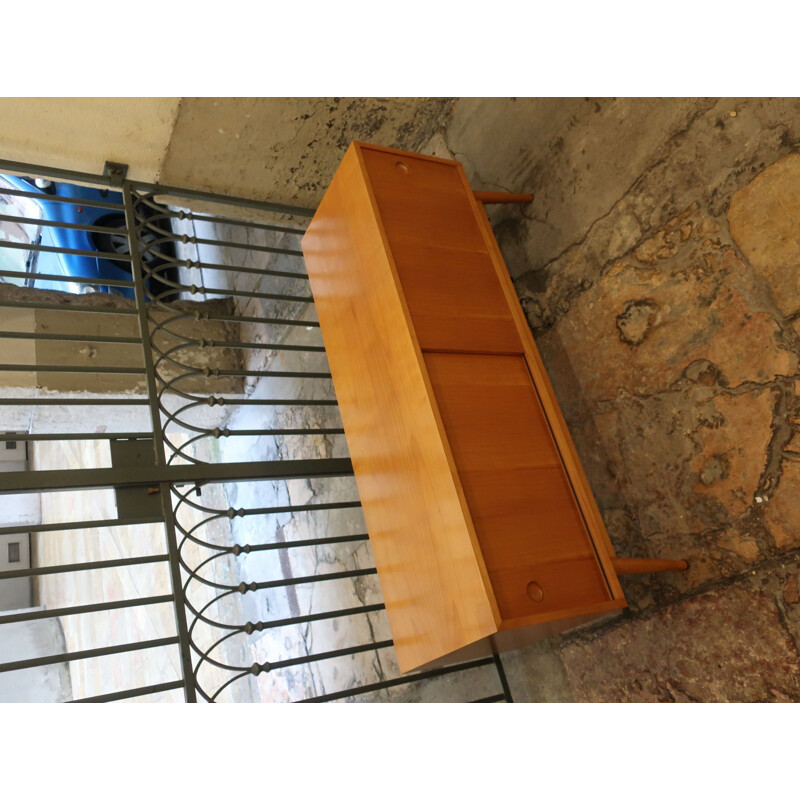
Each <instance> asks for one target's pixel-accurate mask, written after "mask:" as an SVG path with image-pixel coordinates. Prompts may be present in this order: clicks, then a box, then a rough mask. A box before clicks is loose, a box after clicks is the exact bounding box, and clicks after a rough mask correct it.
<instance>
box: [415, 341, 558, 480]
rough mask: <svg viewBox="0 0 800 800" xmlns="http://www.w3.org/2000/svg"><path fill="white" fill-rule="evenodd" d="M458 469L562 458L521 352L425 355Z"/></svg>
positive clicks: (553, 462)
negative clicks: (511, 353)
mask: <svg viewBox="0 0 800 800" xmlns="http://www.w3.org/2000/svg"><path fill="white" fill-rule="evenodd" d="M425 364H426V366H427V368H428V374H429V375H430V379H431V383H432V385H433V387H434V393H435V395H436V402H437V404H438V406H439V411H440V413H441V415H442V419H443V421H444V424H445V428H446V430H447V433H448V437H449V439H450V447H451V448H452V450H453V456H454V458H455V460H456V464H457V465H458V469H459V472H465V471H466V472H469V471H471V470H497V469H502V470H513V469H522V468H525V467H543V466H551V467H557V466H558V465H559V464H560V463H561V462H560V460H559V457H558V452H557V451H556V448H555V445H554V444H553V440H552V437H551V436H550V430H549V429H548V427H547V421H546V420H545V418H544V414H543V413H542V410H541V408H540V406H539V403H538V400H537V399H536V393H535V391H534V389H533V385H532V383H531V379H530V375H529V374H528V371H527V368H526V367H525V361H524V359H523V358H522V357H520V356H493V355H476V354H468V353H425Z"/></svg>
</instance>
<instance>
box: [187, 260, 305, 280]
mask: <svg viewBox="0 0 800 800" xmlns="http://www.w3.org/2000/svg"><path fill="white" fill-rule="evenodd" d="M178 266H181V263H180V262H178ZM183 266H185V267H186V268H187V269H213V270H216V271H219V272H244V273H249V274H251V275H271V276H273V277H275V278H290V279H292V280H295V279H297V280H301V281H307V280H308V275H307V274H306V273H305V272H288V271H287V270H280V269H264V268H262V267H233V266H230V265H229V264H209V263H208V262H206V261H192V262H191V263H189V264H184V265H183Z"/></svg>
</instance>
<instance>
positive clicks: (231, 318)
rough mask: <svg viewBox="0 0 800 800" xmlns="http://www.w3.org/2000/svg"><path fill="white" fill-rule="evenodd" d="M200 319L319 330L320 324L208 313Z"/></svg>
mask: <svg viewBox="0 0 800 800" xmlns="http://www.w3.org/2000/svg"><path fill="white" fill-rule="evenodd" d="M200 319H207V320H213V321H215V322H260V323H262V324H264V325H290V326H295V327H305V328H319V322H316V321H312V320H302V319H274V318H270V317H243V316H227V315H224V314H206V313H202V314H201V316H200Z"/></svg>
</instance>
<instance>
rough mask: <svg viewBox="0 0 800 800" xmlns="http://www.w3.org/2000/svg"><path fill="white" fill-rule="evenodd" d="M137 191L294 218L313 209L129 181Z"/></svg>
mask: <svg viewBox="0 0 800 800" xmlns="http://www.w3.org/2000/svg"><path fill="white" fill-rule="evenodd" d="M129 183H130V185H131V186H133V187H134V188H135V189H136V190H137V191H139V192H144V193H147V194H154V195H159V194H167V195H175V196H177V197H185V198H186V199H187V200H209V201H210V202H213V203H221V204H223V205H230V206H243V207H245V208H252V209H253V210H254V211H272V212H274V213H276V214H288V215H290V216H296V217H313V216H314V209H313V208H303V207H301V206H289V205H284V204H283V203H270V202H266V201H263V200H253V199H251V198H248V197H235V196H229V195H221V194H214V193H213V192H203V191H200V190H198V189H186V188H181V187H179V186H162V185H159V184H157V183H139V182H138V181H130V182H129Z"/></svg>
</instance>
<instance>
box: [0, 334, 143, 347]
mask: <svg viewBox="0 0 800 800" xmlns="http://www.w3.org/2000/svg"><path fill="white" fill-rule="evenodd" d="M0 339H31V340H32V341H45V342H103V343H105V344H138V345H141V343H142V340H141V337H139V338H137V337H135V336H96V335H92V334H88V333H71V334H67V333H39V332H38V331H31V332H28V331H0Z"/></svg>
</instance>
